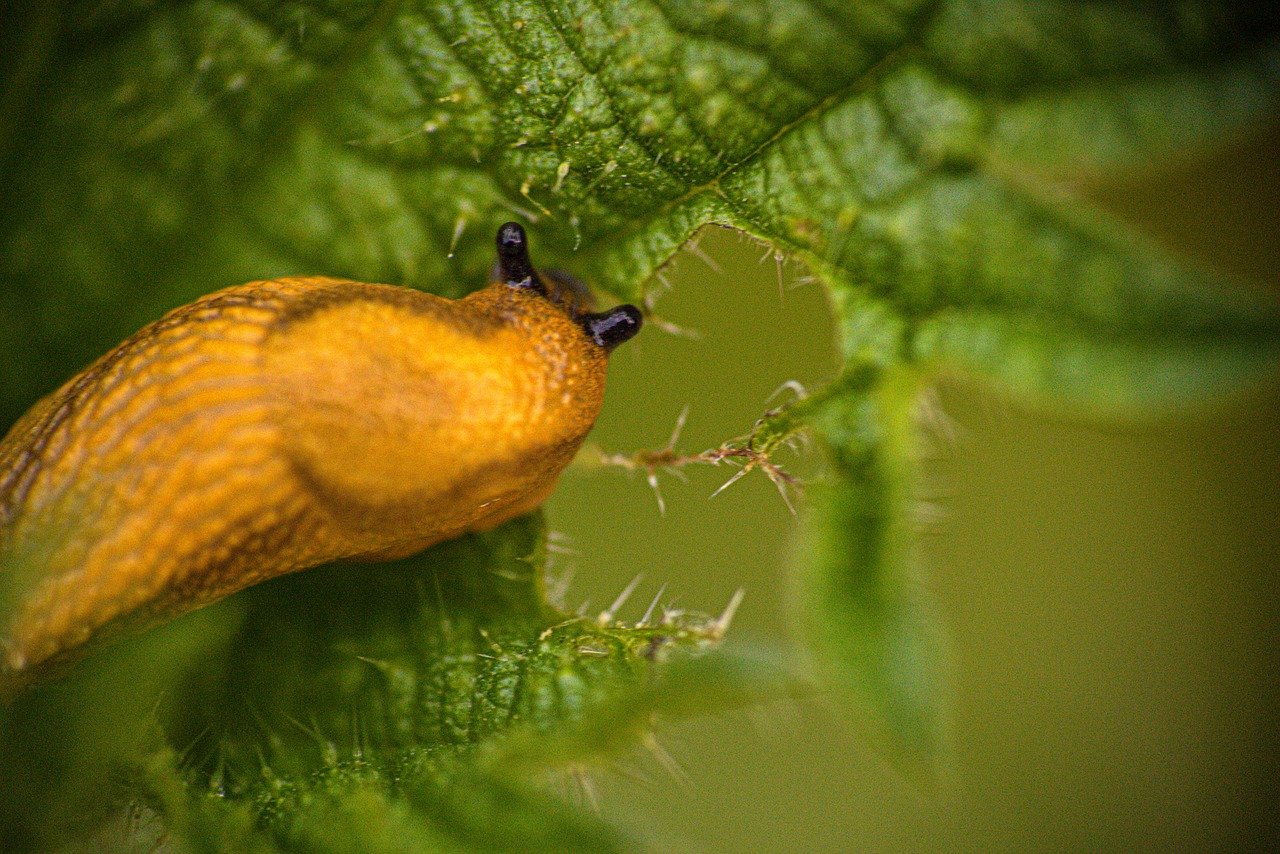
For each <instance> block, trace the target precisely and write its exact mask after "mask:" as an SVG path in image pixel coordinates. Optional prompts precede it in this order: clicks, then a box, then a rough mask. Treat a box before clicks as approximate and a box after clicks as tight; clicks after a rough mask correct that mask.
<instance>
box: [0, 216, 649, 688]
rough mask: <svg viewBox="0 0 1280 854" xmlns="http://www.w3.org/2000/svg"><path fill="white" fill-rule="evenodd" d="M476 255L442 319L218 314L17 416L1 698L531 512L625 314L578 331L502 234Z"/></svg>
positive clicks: (3, 518) (360, 294)
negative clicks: (246, 606)
mask: <svg viewBox="0 0 1280 854" xmlns="http://www.w3.org/2000/svg"><path fill="white" fill-rule="evenodd" d="M497 245H498V261H497V265H496V267H495V275H494V277H493V278H494V281H493V282H492V283H491V284H489V285H488V287H485V288H483V289H481V290H479V291H476V292H475V293H472V294H471V295H469V296H467V297H464V298H462V299H458V300H450V299H445V298H442V297H437V296H433V295H431V294H428V293H423V292H421V291H416V290H411V289H408V288H402V287H395V286H390V285H376V284H364V283H360V282H352V281H345V280H341V279H333V278H325V277H300V278H283V279H276V280H272V281H259V282H251V283H249V284H245V285H240V286H238V287H232V288H228V289H226V290H222V291H218V292H216V293H213V294H210V295H208V296H206V297H203V298H201V299H198V300H196V301H195V302H193V303H191V304H190V305H186V306H183V307H181V308H178V309H175V310H174V311H172V312H170V313H169V314H168V315H166V316H165V317H163V318H162V319H160V320H159V321H156V322H155V323H153V324H151V325H150V326H147V327H146V328H144V329H142V330H141V331H140V332H138V333H137V334H135V335H134V336H133V337H132V338H129V339H128V340H126V341H125V342H124V343H122V344H120V345H119V346H118V347H116V348H115V349H114V350H112V351H110V352H109V353H107V354H106V355H105V356H103V357H102V358H100V359H98V361H96V362H95V363H93V364H92V365H90V366H89V367H88V368H87V369H85V370H84V371H83V372H81V373H80V374H79V375H77V376H75V377H74V378H72V379H71V380H70V381H68V382H67V383H66V384H65V385H63V386H62V387H61V388H60V389H58V390H57V391H55V392H54V393H53V394H51V395H49V396H48V397H46V398H44V399H43V400H41V401H40V402H39V403H37V404H36V405H35V406H34V407H33V408H32V409H31V410H30V411H29V412H28V413H27V414H26V415H25V416H23V417H22V418H21V419H20V420H19V421H18V422H17V424H16V425H14V427H13V428H12V430H10V432H9V434H8V435H7V436H6V437H5V439H4V441H3V442H0V591H7V593H8V595H7V597H0V619H3V620H4V622H3V623H0V657H2V660H0V694H11V693H13V691H15V690H17V688H19V687H21V686H23V685H26V684H29V683H30V682H32V681H38V679H39V678H42V677H43V675H44V674H46V673H47V672H49V671H50V670H56V669H59V665H61V664H65V663H68V662H70V661H73V660H74V659H75V658H78V657H79V656H80V655H81V654H83V652H84V651H85V650H86V649H89V648H91V647H92V646H94V645H96V644H97V643H99V642H101V641H103V640H105V639H109V638H111V637H115V636H117V635H119V634H121V633H124V632H127V631H135V630H138V629H141V628H144V627H147V626H149V625H152V624H155V623H158V622H161V621H164V620H167V619H169V618H171V617H174V616H177V615H179V614H182V613H184V612H187V611H190V610H193V609H195V608H199V607H201V606H203V605H206V604H209V603H211V602H214V601H216V600H218V599H221V598H223V597H225V596H227V595H229V594H231V593H234V592H236V591H238V590H241V589H243V588H245V587H248V586H250V585H252V584H256V583H258V582H260V581H263V580H265V579H268V578H272V577H274V576H277V575H282V574H284V573H289V572H295V571H298V570H301V569H305V568H308V567H312V566H316V565H318V564H321V563H326V562H329V561H333V560H340V559H351V558H354V559H360V560H384V559H392V558H396V557H403V556H407V555H410V554H413V553H415V552H418V551H420V550H422V549H424V548H426V547H427V546H430V545H432V544H434V543H437V542H440V541H441V540H445V539H449V538H451V537H454V536H457V535H459V534H461V533H464V532H467V531H475V530H483V529H486V528H491V527H494V526H496V525H498V524H500V523H502V522H504V521H507V520H508V519H511V518H513V517H515V516H518V515H520V514H522V513H525V512H528V511H530V510H532V509H533V508H534V507H537V506H538V505H539V504H541V503H542V501H543V500H544V499H545V498H546V497H547V495H548V494H549V493H550V492H551V490H552V488H553V487H554V486H555V483H556V481H557V479H558V478H559V475H560V473H561V472H562V471H563V469H564V468H565V466H566V465H568V463H569V461H570V460H571V459H572V458H573V456H574V454H575V453H576V452H577V450H578V448H579V447H580V446H581V444H582V442H583V440H584V438H585V437H586V435H587V431H589V430H590V429H591V427H592V424H593V423H594V422H595V420H596V416H597V415H598V414H599V411H600V406H601V403H602V401H603V396H604V382H605V367H606V363H607V357H608V354H609V352H610V351H611V350H613V348H614V347H616V346H617V345H619V344H621V343H622V342H624V341H626V340H628V339H629V338H631V337H632V336H633V335H635V334H636V332H638V331H639V329H640V324H641V315H640V312H639V311H638V310H637V309H636V308H635V307H634V306H631V305H622V306H618V307H617V308H614V309H612V310H610V311H605V312H600V313H593V312H591V311H589V310H588V309H589V300H588V295H587V293H586V290H585V288H583V287H581V286H580V285H579V284H578V283H577V282H576V281H574V280H571V279H569V278H568V277H566V276H563V275H553V274H547V275H545V276H544V275H540V274H539V273H538V271H537V270H535V268H534V267H533V265H532V263H531V262H530V259H529V251H528V241H527V238H526V235H525V232H524V229H522V228H521V227H520V226H519V225H517V224H515V223H507V224H506V225H504V226H502V228H501V229H499V231H498V237H497ZM6 576H7V577H6Z"/></svg>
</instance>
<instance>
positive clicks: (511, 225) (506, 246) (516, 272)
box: [497, 222, 546, 293]
mask: <svg viewBox="0 0 1280 854" xmlns="http://www.w3.org/2000/svg"><path fill="white" fill-rule="evenodd" d="M497 243H498V275H500V276H501V277H502V280H503V281H504V282H506V283H507V284H508V285H510V286H511V287H513V288H533V289H534V290H536V291H538V292H539V293H545V292H546V287H545V286H543V284H542V281H541V280H540V279H539V278H538V271H537V270H536V269H534V266H533V262H532V261H531V260H529V237H528V235H526V234H525V233H524V228H523V227H522V226H521V225H520V224H519V223H517V222H508V223H506V224H505V225H503V226H502V227H501V228H499V229H498V239H497Z"/></svg>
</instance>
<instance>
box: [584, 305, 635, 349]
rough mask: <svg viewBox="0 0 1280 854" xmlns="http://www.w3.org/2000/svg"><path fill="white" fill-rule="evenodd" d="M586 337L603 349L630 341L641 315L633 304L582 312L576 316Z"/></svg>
mask: <svg viewBox="0 0 1280 854" xmlns="http://www.w3.org/2000/svg"><path fill="white" fill-rule="evenodd" d="M578 322H579V323H581V324H582V328H583V329H584V330H586V333H587V337H588V338H590V339H591V340H592V341H594V342H596V344H598V345H599V346H601V347H603V348H604V349H605V350H612V349H613V348H614V347H617V346H618V345H619V344H621V343H623V342H624V341H630V340H631V339H632V338H634V337H635V335H636V333H637V332H639V331H640V326H641V324H642V323H643V317H642V315H641V314H640V309H638V308H636V307H635V306H634V305H620V306H617V307H616V308H611V309H609V310H608V311H601V312H595V313H592V314H584V315H582V316H581V317H580V318H578Z"/></svg>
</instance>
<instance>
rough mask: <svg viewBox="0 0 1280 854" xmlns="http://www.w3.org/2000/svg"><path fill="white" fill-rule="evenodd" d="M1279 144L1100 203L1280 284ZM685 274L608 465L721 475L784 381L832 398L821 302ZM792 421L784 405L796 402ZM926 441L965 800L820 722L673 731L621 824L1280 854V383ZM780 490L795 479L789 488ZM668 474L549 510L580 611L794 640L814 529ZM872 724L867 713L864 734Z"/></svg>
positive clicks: (822, 841) (767, 503) (621, 784)
mask: <svg viewBox="0 0 1280 854" xmlns="http://www.w3.org/2000/svg"><path fill="white" fill-rule="evenodd" d="M1278 154H1280V132H1277V130H1275V129H1273V130H1271V131H1269V132H1267V133H1265V134H1262V135H1260V136H1257V137H1254V138H1250V139H1242V140H1237V141H1235V142H1234V143H1233V144H1232V145H1230V146H1228V147H1227V149H1226V150H1225V151H1224V152H1223V153H1222V154H1220V155H1218V156H1215V157H1214V159H1212V160H1204V159H1201V160H1191V159H1188V160H1187V161H1185V162H1184V163H1182V164H1179V165H1177V166H1176V167H1174V168H1172V169H1170V170H1168V171H1166V172H1163V173H1160V174H1147V175H1136V176H1129V177H1127V178H1125V179H1124V181H1123V182H1120V183H1116V184H1113V185H1108V186H1105V187H1087V188H1083V189H1084V191H1085V192H1086V193H1088V194H1089V195H1092V196H1093V197H1094V198H1096V199H1097V200H1098V201H1100V202H1101V203H1102V204H1103V205H1104V206H1106V207H1107V208H1109V209H1110V210H1111V211H1112V212H1114V213H1116V214H1118V215H1120V216H1122V217H1123V218H1125V219H1128V220H1130V221H1133V222H1135V223H1137V224H1138V225H1139V227H1140V228H1142V229H1143V230H1145V231H1146V232H1147V233H1148V234H1151V235H1152V236H1153V237H1154V238H1155V239H1157V240H1158V241H1159V242H1161V243H1163V244H1165V245H1166V246H1168V247H1170V248H1172V249H1173V250H1175V251H1176V252H1178V253H1180V254H1182V255H1184V256H1187V257H1189V258H1191V259H1192V260H1194V261H1196V262H1198V263H1201V264H1206V265H1209V266H1211V267H1215V268H1218V269H1221V270H1223V271H1226V272H1229V273H1232V274H1234V275H1235V276H1236V277H1238V278H1241V279H1242V280H1244V281H1252V282H1254V283H1256V284H1258V285H1259V286H1262V287H1276V286H1277V274H1276V270H1277V269H1278V262H1280V241H1278V239H1277V237H1276V235H1277V234H1280V209H1278V208H1277V204H1276V203H1277V199H1278V198H1280V194H1278V191H1280V167H1278V166H1277V163H1280V160H1278V159H1277V155H1278ZM700 248H701V249H702V250H705V252H706V254H707V255H709V256H710V257H711V258H713V259H714V261H715V262H716V267H718V268H713V267H712V266H711V265H708V263H707V262H706V261H704V260H702V259H701V258H700V257H697V256H695V255H693V254H690V253H688V252H685V253H682V254H681V255H679V256H678V258H677V260H676V263H675V264H674V265H673V267H672V268H671V269H670V270H669V271H668V278H669V280H670V281H671V283H672V284H673V286H674V287H673V289H672V291H671V292H670V293H669V294H667V295H666V296H665V297H664V298H663V299H661V300H660V301H659V303H658V311H659V313H660V314H661V315H662V316H663V317H664V318H666V319H668V320H670V321H672V322H674V323H678V324H680V325H681V326H686V327H691V328H694V329H697V330H699V331H700V332H701V333H702V338H701V339H700V340H689V339H686V338H680V337H672V336H670V335H664V334H663V333H661V332H659V331H658V330H656V329H652V328H651V329H649V330H647V331H646V333H645V334H644V335H643V336H641V337H640V338H639V339H637V341H635V342H633V343H632V344H630V345H629V346H628V348H627V349H626V350H625V351H620V352H619V354H618V355H617V357H616V358H615V360H614V363H613V365H612V366H611V376H610V383H611V385H610V389H609V394H608V400H607V403H606V409H605V413H604V415H603V417H602V418H601V420H600V423H599V426H598V427H597V430H596V432H595V434H594V440H595V441H596V442H597V443H598V444H599V445H601V446H603V447H604V448H606V449H608V450H610V451H617V450H634V449H636V448H640V447H659V446H661V445H662V444H664V443H665V442H666V439H667V436H668V435H669V433H670V431H671V428H672V425H673V423H674V422H675V420H676V417H677V415H678V413H679V412H680V411H681V409H682V408H683V407H685V406H686V405H687V406H688V407H689V416H688V423H687V426H686V428H685V430H684V434H683V437H682V438H681V440H680V447H681V449H683V450H686V451H698V450H702V449H704V448H707V447H711V446H714V445H716V444H718V443H719V442H720V441H722V440H724V439H726V438H729V437H731V436H734V435H738V434H741V433H744V432H746V431H747V430H748V429H749V428H750V427H751V424H752V422H753V421H754V419H756V418H757V417H759V416H760V415H761V414H762V413H763V412H764V411H765V410H766V409H767V408H768V406H769V405H770V404H768V403H767V402H766V400H767V398H768V397H769V395H770V393H771V392H773V391H774V389H776V388H777V387H778V386H779V385H781V384H782V383H783V382H785V381H788V380H799V381H800V382H801V383H803V384H805V385H807V386H811V385H812V384H814V383H819V382H821V381H822V380H823V379H824V378H826V377H829V376H831V374H832V372H833V370H834V368H835V360H836V355H835V352H834V347H833V344H832V342H831V320H830V318H829V315H828V311H827V307H826V304H825V300H824V296H823V293H822V291H821V289H820V287H819V286H817V285H816V284H812V283H805V282H804V281H803V278H802V277H803V274H804V271H803V270H798V269H795V268H794V267H793V266H791V265H786V266H785V267H784V268H783V270H782V282H781V289H780V287H779V271H778V267H777V265H776V263H775V259H774V258H773V257H772V255H771V254H769V253H768V252H767V251H766V250H765V249H764V248H762V247H760V246H758V245H756V244H754V243H752V242H750V241H747V240H745V239H743V238H740V237H739V236H737V235H735V234H733V233H730V232H727V231H721V230H714V229H713V230H710V231H708V232H707V233H705V235H704V238H703V239H702V241H701V244H700ZM784 394H787V392H784ZM939 402H940V407H941V410H942V412H944V413H945V415H946V418H947V420H948V421H949V422H950V424H951V429H950V430H942V431H938V430H933V431H932V432H926V433H925V434H924V436H925V439H924V445H925V451H926V453H927V462H926V464H925V466H924V469H925V482H924V483H923V484H922V485H921V489H920V496H919V498H920V502H921V513H920V526H921V536H920V543H921V546H920V559H919V571H918V577H919V580H920V583H921V584H922V585H924V587H925V589H926V590H927V592H928V594H929V596H930V597H931V599H932V602H933V607H934V610H935V615H936V618H937V619H938V620H939V626H940V631H941V632H942V634H943V636H944V637H945V640H946V649H947V654H948V661H947V665H948V669H947V673H946V678H947V683H948V685H947V700H948V702H949V704H950V727H949V740H950V748H949V756H948V758H947V761H946V767H945V769H944V773H943V777H942V779H941V780H939V781H931V780H929V779H928V778H927V777H926V776H924V775H920V776H915V775H912V774H909V773H906V774H904V773H903V772H902V770H901V769H900V768H898V767H895V765H894V764H893V763H891V762H889V761H888V760H887V759H886V758H885V754H883V753H882V752H881V751H880V750H879V749H878V747H877V743H876V740H875V739H874V738H868V737H866V734H865V733H863V732H860V731H859V730H858V729H857V728H856V727H850V726H849V725H848V723H847V721H846V720H845V719H844V716H843V715H842V714H838V713H837V712H836V711H835V710H834V709H833V708H832V707H831V706H830V705H829V704H828V703H827V702H825V701H823V700H822V699H815V700H813V701H810V702H799V703H787V704H780V705H777V706H773V707H770V708H767V709H763V710H761V711H759V712H758V713H756V714H752V715H745V714H743V715H734V716H730V717H726V718H722V719H716V720H704V721H700V722H695V723H691V724H686V725H681V726H678V727H665V728H664V729H663V730H661V732H660V743H661V745H662V748H663V749H665V750H666V751H667V752H669V753H670V754H671V755H672V756H674V757H675V758H676V760H677V761H678V762H679V764H680V766H681V767H682V768H683V770H684V774H685V775H687V779H686V780H681V779H678V777H679V774H673V773H672V772H671V770H670V769H669V768H664V762H663V761H660V760H659V759H658V758H655V757H648V756H645V755H644V754H638V755H637V757H636V759H635V761H634V762H632V763H627V764H626V765H625V766H624V767H619V768H618V769H617V770H616V772H610V773H606V774H603V775H601V776H600V777H599V778H598V780H597V783H598V785H599V788H600V800H601V804H602V808H603V810H604V812H605V814H606V815H607V816H608V817H610V818H613V819H616V820H617V821H619V822H621V823H623V824H625V825H627V826H630V827H633V828H636V829H639V830H642V831H643V832H644V833H646V834H648V835H651V836H653V837H654V838H656V839H658V840H659V841H660V845H661V847H662V848H664V849H668V850H744V851H748V850H750V851H776V850H886V849H888V850H935V849H946V850H1018V849H1040V850H1043V849H1049V850H1097V849H1121V850H1123V849H1132V848H1137V849H1143V850H1239V849H1246V848H1247V849H1253V848H1266V847H1270V846H1269V845H1268V843H1271V844H1275V843H1276V842H1277V833H1276V827H1275V821H1276V819H1275V814H1276V809H1275V808H1276V806H1277V800H1276V791H1275V787H1274V786H1273V782H1274V779H1275V777H1276V773H1277V770H1280V765H1278V762H1277V760H1278V759H1280V737H1278V735H1277V724H1278V723H1280V715H1278V714H1277V697H1276V691H1275V689H1276V686H1277V684H1280V678H1278V677H1280V671H1278V669H1277V666H1276V658H1277V656H1276V643H1277V631H1276V629H1277V613H1276V611H1277V609H1276V604H1275V603H1276V600H1277V592H1280V581H1278V580H1277V569H1278V568H1280V514H1278V511H1280V478H1278V477H1277V475H1278V474H1280V377H1272V378H1270V379H1269V380H1268V381H1266V382H1264V383H1262V384H1258V385H1254V386H1252V387H1250V388H1248V389H1247V390H1245V391H1243V392H1241V393H1239V394H1236V395H1234V396H1233V397H1231V398H1229V399H1225V400H1222V399H1220V400H1217V401H1211V402H1209V403H1206V404H1204V405H1202V406H1200V407H1198V408H1196V409H1195V410H1193V411H1188V412H1185V413H1183V414H1180V415H1177V416H1174V417H1167V418H1162V419H1160V420H1157V421H1151V422H1148V423H1143V424H1138V425H1116V424H1098V423H1088V422H1083V421H1072V420H1069V419H1065V418H1063V417H1062V416H1054V417H1051V418H1050V417H1045V416H1043V415H1038V414H1037V413H1034V412H1028V411H1021V410H1017V409H1014V408H1012V407H1010V405H1009V404H1008V403H1007V402H1005V401H1003V400H1001V399H1000V398H999V397H997V396H995V395H993V394H991V393H989V392H986V391H983V390H981V389H979V388H977V387H974V386H972V385H969V384H966V383H965V382H963V381H960V380H956V381H952V382H949V383H947V384H946V385H945V386H944V387H943V388H942V389H941V390H940V394H939ZM783 462H784V464H785V463H787V462H789V461H787V460H784V461H783ZM686 474H687V475H688V477H689V482H688V483H684V482H681V481H680V480H679V479H677V478H675V477H672V476H663V477H662V480H661V488H662V491H663V495H664V497H665V501H666V506H667V510H666V514H665V516H664V515H660V514H659V512H658V507H657V503H656V501H655V500H654V496H653V495H652V494H651V493H650V491H649V488H648V486H647V485H646V484H645V482H644V478H643V477H642V476H639V475H633V476H630V477H629V476H628V475H627V474H626V473H625V472H622V471H620V470H591V469H589V468H587V467H582V466H580V467H576V468H574V469H571V470H570V472H569V473H568V474H567V475H566V477H565V479H564V481H563V483H562V486H561V487H560V489H559V491H558V492H557V493H556V495H555V497H554V498H553V499H552V501H551V504H550V507H549V519H550V524H551V526H552V528H553V529H555V530H558V531H560V532H563V533H564V534H566V535H567V538H568V541H569V545H570V547H571V548H572V550H573V552H574V553H571V554H563V555H560V556H559V557H558V559H557V564H558V566H559V567H560V568H561V569H564V568H574V567H576V569H577V572H576V574H575V576H574V579H573V582H572V585H571V587H570V593H569V603H570V604H571V605H576V604H578V603H580V602H581V601H583V600H590V601H591V603H592V607H593V608H603V607H604V606H605V605H607V604H608V602H609V601H610V600H611V599H612V598H613V597H614V595H616V594H617V593H618V591H619V590H621V589H622V588H623V587H624V585H626V584H627V582H628V581H630V580H631V579H632V577H633V576H635V575H636V574H637V573H644V581H643V582H642V584H641V586H640V587H639V589H638V591H637V592H636V594H635V597H634V599H633V600H632V602H631V603H630V604H629V605H628V610H626V611H624V612H623V613H624V616H629V617H636V616H638V615H639V614H640V612H641V611H643V609H644V608H645V606H646V605H647V604H648V601H649V600H650V598H652V597H653V596H654V595H655V594H656V593H657V592H658V589H659V587H660V586H661V585H663V584H665V585H667V587H666V592H665V593H664V594H663V596H662V601H663V602H665V603H668V604H671V605H673V606H676V607H687V608H696V609H702V610H716V609H718V608H720V607H722V606H723V605H724V604H725V602H726V601H727V600H728V599H729V598H730V595H731V594H732V593H733V591H734V590H735V589H736V588H738V587H739V586H742V587H745V588H746V591H747V596H746V600H745V604H744V605H743V607H742V609H741V611H740V612H739V614H738V617H737V620H736V623H735V626H734V631H733V632H732V634H731V640H732V641H734V642H747V641H750V640H753V639H757V640H758V639H766V640H776V639H778V638H780V637H783V636H785V635H786V634H787V632H788V623H787V619H786V610H787V575H786V566H787V563H788V550H789V548H790V547H791V538H792V536H793V533H794V530H795V522H794V520H793V518H792V517H791V515H790V513H789V512H788V510H787V508H786V506H785V505H784V504H783V502H782V500H781V499H780V498H779V496H778V493H777V492H776V490H775V489H774V487H773V485H772V484H771V483H769V482H768V481H767V480H766V479H765V478H764V477H763V476H762V475H759V474H758V473H753V474H752V475H749V476H747V477H745V478H744V479H742V480H741V481H739V482H738V483H736V484H734V485H733V486H732V487H730V488H729V489H728V490H727V491H725V492H724V493H723V494H721V495H719V496H717V497H715V498H714V499H711V498H709V496H710V494H711V493H712V492H713V491H714V490H715V489H716V487H717V486H719V485H720V484H721V483H723V482H724V481H725V480H726V479H727V478H728V477H729V476H730V475H732V474H733V470H732V469H725V468H716V469H707V468H702V469H686ZM854 717H855V718H856V717H857V715H856V712H855V715H854Z"/></svg>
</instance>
